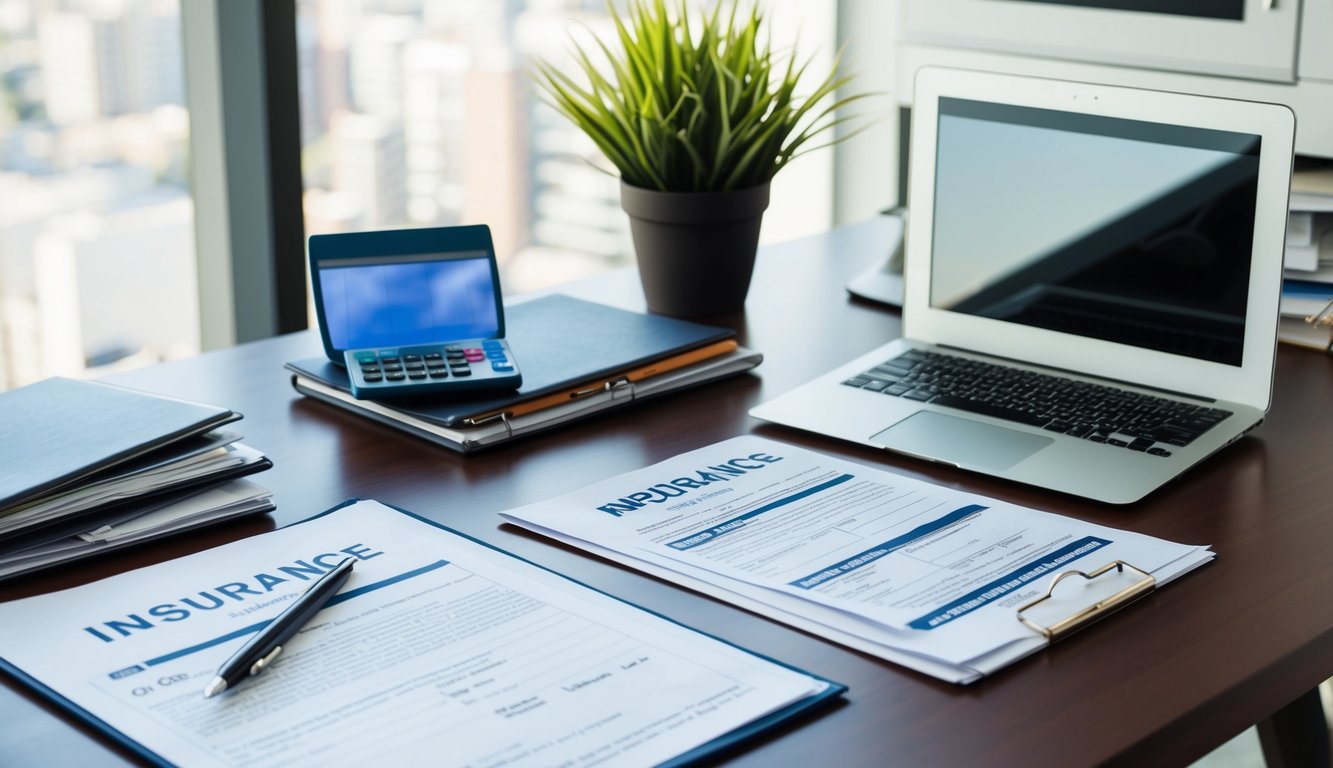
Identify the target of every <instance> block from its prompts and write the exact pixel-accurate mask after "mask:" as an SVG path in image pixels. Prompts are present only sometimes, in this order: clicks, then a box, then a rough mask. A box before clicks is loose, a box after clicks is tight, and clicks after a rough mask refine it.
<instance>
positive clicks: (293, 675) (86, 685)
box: [0, 501, 832, 766]
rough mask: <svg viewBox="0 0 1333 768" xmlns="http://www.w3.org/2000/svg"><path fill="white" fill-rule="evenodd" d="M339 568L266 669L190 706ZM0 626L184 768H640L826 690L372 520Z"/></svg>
mask: <svg viewBox="0 0 1333 768" xmlns="http://www.w3.org/2000/svg"><path fill="white" fill-rule="evenodd" d="M348 556H352V557H355V558H356V559H357V562H356V564H355V570H354V571H353V573H352V576H351V578H350V579H349V581H348V582H347V584H346V585H345V586H344V587H343V590H342V591H341V592H340V593H339V594H338V595H337V596H336V597H335V598H333V600H332V601H330V603H329V605H328V606H327V607H326V608H325V609H324V610H323V611H322V612H321V613H320V614H319V615H318V616H316V617H315V619H314V620H313V621H312V622H311V623H310V624H309V625H308V626H307V627H306V628H305V629H304V630H303V631H301V632H300V633H299V634H298V635H297V636H296V637H295V638H293V640H292V641H291V642H290V643H289V644H288V646H289V647H287V648H285V649H284V650H283V652H282V653H281V655H280V656H279V657H278V659H277V661H276V662H275V663H274V665H273V666H272V667H271V668H270V669H269V670H267V671H266V672H264V673H263V674H261V675H259V676H257V677H254V678H251V679H249V680H247V681H245V682H243V683H241V684H240V685H238V686H236V688H234V689H231V690H228V691H225V692H224V693H223V694H221V695H220V696H215V697H213V698H210V699H205V698H204V697H203V695H202V691H203V688H204V686H205V685H206V684H207V683H208V681H209V680H210V679H212V676H213V675H214V673H215V672H216V670H217V668H218V666H219V665H220V664H221V663H222V662H223V661H224V660H225V659H227V658H228V657H229V656H230V655H231V654H232V652H233V651H235V650H236V648H237V647H239V646H240V645H241V644H242V643H243V642H245V639H246V638H248V637H249V636H250V635H252V634H253V633H254V632H255V631H257V630H258V629H259V628H260V627H261V626H262V625H263V624H265V623H266V622H267V621H268V620H270V619H271V618H272V617H273V616H275V615H276V614H277V613H278V612H280V611H281V610H282V608H283V607H284V606H285V605H286V604H287V603H288V601H290V600H291V599H293V598H294V597H295V596H296V595H298V594H299V593H300V592H301V591H302V590H303V589H304V587H305V586H306V585H307V584H308V582H309V581H312V580H313V579H315V578H318V576H319V575H320V574H321V573H323V572H324V571H327V570H329V569H330V568H332V567H333V566H334V565H335V564H337V563H338V562H339V561H341V560H342V559H344V558H346V557H348ZM0 626H7V627H31V628H40V630H39V631H38V630H36V629H34V630H33V631H22V632H13V631H10V632H6V633H5V635H4V637H3V639H2V640H0V656H3V658H4V660H5V661H6V662H8V663H9V664H11V665H13V666H14V667H17V668H18V669H19V670H21V672H22V673H23V674H25V675H27V676H29V677H31V678H35V679H36V680H37V681H40V683H42V684H44V685H45V686H47V687H48V688H49V689H51V690H53V691H54V692H55V693H57V694H59V695H60V696H63V697H65V698H66V699H67V700H68V702H69V703H72V704H73V705H75V706H77V707H80V708H82V709H84V710H85V711H86V712H87V713H88V714H90V715H91V716H93V717H95V718H97V719H99V720H101V721H103V722H104V723H105V724H106V725H107V726H109V727H110V728H112V729H114V730H116V731H119V732H120V733H122V734H124V735H125V736H126V737H128V738H129V739H131V740H133V741H134V742H137V743H138V744H139V745H141V746H142V747H143V748H145V749H147V750H148V751H150V752H152V753H154V755H155V756H157V757H158V758H159V759H164V760H166V761H169V762H172V763H178V764H186V765H227V766H267V765H324V764H330V761H333V762H336V763H338V764H344V765H346V764H357V763H364V764H367V765H371V764H373V765H418V764H427V765H460V766H501V765H504V766H524V765H568V766H582V765H602V764H607V765H610V764H614V765H653V764H658V763H661V762H664V761H667V760H669V759H671V758H673V757H675V756H678V755H681V754H683V753H686V752H689V751H690V750H692V749H695V748H697V747H700V746H701V745H705V744H707V743H708V742H710V741H712V740H714V739H718V738H720V737H724V736H726V735H727V734H729V733H732V732H733V731H735V730H736V729H738V728H741V727H743V726H746V725H747V724H749V723H752V722H753V721H755V720H757V719H759V718H762V717H765V716H766V715H769V714H771V713H774V712H777V711H779V710H782V709H783V708H785V707H787V706H789V705H792V704H793V703H795V702H800V701H802V700H805V699H808V698H810V697H816V696H819V695H820V694H821V693H823V692H826V691H829V690H830V688H831V687H832V686H831V685H830V684H829V683H827V682H826V681H822V680H819V679H817V678H814V677H811V676H809V675H806V674H803V673H800V672H798V671H795V670H792V669H789V668H787V667H783V666H781V665H778V664H775V663H773V662H770V661H767V660H765V659H763V658H761V657H758V656H755V655H753V654H750V653H747V652H745V651H743V650H740V649H737V648H734V647H732V646H730V645H727V644H725V643H722V642H720V641H718V640H715V639H713V638H710V637H708V636H706V635H702V634H700V633H698V632H695V631H693V630H690V629H688V628H685V627H682V626H680V625H677V624H674V623H672V622H670V621H667V620H665V619H662V618H659V617H657V616H654V615H652V614H650V613H647V612H645V611H643V610H640V609H638V608H635V607H634V606H631V605H628V604H626V603H623V602H621V601H618V600H616V599H614V598H611V597H608V596H606V595H603V594H601V593H599V592H596V591H594V590H591V589H588V588H586V587H583V586H581V585H579V584H576V583H575V582H572V581H569V580H568V579H565V578H563V577H560V576H558V575H555V574H552V573H550V572H548V571H544V570H542V569H540V568H538V567H536V566H533V565H531V564H529V563H526V562H524V561H522V560H519V559H517V558H514V557H512V556H510V555H508V554H506V553H503V552H501V551H499V550H495V549H492V548H490V547H487V546H485V545H482V544H479V543H477V542H475V541H472V540H470V539H467V538H466V537H462V536H458V535H456V534H453V533H451V532H449V531H446V530H443V529H440V528H437V527H435V526H432V525H430V524H429V523H426V522H423V521H421V520H418V519H416V518H414V517H412V516H409V515H406V514H404V513H401V512H398V511H396V510H392V509H390V508H388V507H385V506H383V505H381V504H378V503H376V502H370V501H362V502H357V503H356V504H354V505H351V506H348V507H344V508H341V509H338V510H336V511H334V512H331V513H329V514H326V515H323V516H321V517H318V518H315V519H313V520H311V521H308V522H305V523H302V524H300V525H296V526H292V527H288V528H284V529H280V530H278V531H274V532H271V533H266V534H263V535H261V536H257V537H254V538H250V539H246V540H242V541H238V542H235V543H233V544H229V545H226V546H223V547H219V548H217V549H213V550H209V551H206V552H201V553H199V554H197V555H193V556H190V557H186V558H182V559H180V560H176V561H171V562H168V563H163V564H161V565H157V566H152V567H149V568H144V569H141V570H137V571H131V572H129V573H125V574H121V575H119V576H115V577H112V578H109V579H106V580H103V581H99V582H95V583H93V584H89V585H86V586H83V587H77V588H74V589H70V590H65V591H63V592H57V593H53V594H48V595H41V596H37V597H32V598H27V599H23V600H16V601H13V602H9V603H6V604H3V605H0ZM646 694H651V695H646Z"/></svg>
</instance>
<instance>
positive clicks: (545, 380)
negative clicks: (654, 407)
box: [286, 294, 735, 427]
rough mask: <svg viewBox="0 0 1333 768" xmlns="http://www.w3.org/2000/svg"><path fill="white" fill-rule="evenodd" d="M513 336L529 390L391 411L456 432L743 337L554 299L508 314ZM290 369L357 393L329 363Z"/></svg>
mask: <svg viewBox="0 0 1333 768" xmlns="http://www.w3.org/2000/svg"><path fill="white" fill-rule="evenodd" d="M505 325H506V335H507V338H508V341H509V348H510V349H511V350H512V351H513V353H514V359H515V361H517V362H518V366H519V369H520V370H521V371H522V372H523V386H522V388H520V389H518V390H517V391H513V392H508V393H503V394H499V395H497V394H494V393H488V394H482V395H476V394H473V395H466V396H460V395H444V396H433V397H432V396H421V397H415V398H396V399H394V400H393V401H392V402H391V405H392V406H393V407H394V408H395V409H396V410H399V411H401V412H403V413H405V414H408V415H410V416H414V417H416V418H418V419H421V420H422V421H426V422H429V423H432V424H438V425H440V426H444V427H453V426H456V425H457V424H458V423H459V422H461V421H462V420H463V419H465V418H467V417H469V416H475V415H477V414H482V413H489V412H491V411H497V410H500V409H502V408H507V407H510V406H512V405H514V404H516V403H520V402H523V401H524V400H530V399H532V398H536V397H543V396H545V395H549V394H552V393H555V392H560V391H562V390H564V389H567V388H569V387H571V386H574V385H577V384H581V383H583V382H586V381H593V380H596V379H599V378H602V377H604V376H610V375H612V374H616V373H620V372H622V371H626V370H629V369H632V368H636V367H638V366H640V365H645V364H647V363H651V362H653V361H655V360H661V359H662V358H664V357H669V356H671V355H675V354H679V353H681V352H685V351H687V350H690V349H694V348H695V347H701V346H704V345H705V344H712V343H713V342H716V341H722V340H723V339H728V338H731V337H732V336H734V335H735V331H733V330H731V329H730V328H718V327H715V326H711V325H701V324H699V323H692V322H689V321H686V320H677V319H674V318H670V317H662V316H661V315H648V314H644V313H642V312H630V311H628V310H624V309H617V308H616V307H610V306H607V305H605V304H596V303H593V302H590V301H583V300H581V299H575V298H572V297H570V296H563V295H560V294H554V295H551V296H544V297H542V298H540V299H534V300H532V301H528V302H524V303H522V304H516V305H514V306H512V307H509V308H507V309H506V310H505ZM286 367H287V369H288V370H291V371H293V372H295V373H297V374H299V375H301V376H305V377H306V378H309V379H313V380H315V381H318V382H320V383H321V384H325V385H328V386H331V387H335V388H337V389H340V390H343V391H344V392H351V386H350V384H349V382H348V380H347V371H346V369H344V368H343V367H342V366H340V365H334V364H333V363H331V362H329V360H328V358H324V357H315V358H309V359H305V360H295V361H292V362H289V363H287V366H286Z"/></svg>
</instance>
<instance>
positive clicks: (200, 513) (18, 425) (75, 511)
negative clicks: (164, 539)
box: [0, 378, 273, 578]
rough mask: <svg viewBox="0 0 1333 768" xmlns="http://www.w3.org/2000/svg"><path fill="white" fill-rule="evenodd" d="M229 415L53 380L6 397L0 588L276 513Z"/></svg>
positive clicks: (262, 462) (0, 427) (2, 398)
mask: <svg viewBox="0 0 1333 768" xmlns="http://www.w3.org/2000/svg"><path fill="white" fill-rule="evenodd" d="M240 418H241V417H240V414H237V413H234V412H232V411H229V410H227V409H224V408H217V407H214V406H209V405H202V404H199V403H190V402H186V401H181V400H174V399H171V398H164V397H158V396H155V395H149V394H146V393H143V392H135V391H133V390H128V389H123V388H120V387H114V386H111V385H108V384H102V383H100V382H91V381H76V380H71V379H58V378H57V379H47V380H46V381H42V382H38V383H37V384H33V385H31V386H28V387H23V388H21V389H16V390H13V391H11V392H6V393H4V394H3V395H0V454H7V455H0V458H3V459H5V464H6V472H5V473H4V475H3V476H0V578H5V577H8V576H14V575H18V574H21V573H28V572H30V571H33V570H36V569H39V568H46V567H50V566H53V565H57V564H59V563H64V562H68V561H70V560H74V559H77V558H81V557H86V556H89V555H92V554H96V553H99V552H103V551H106V550H110V549H118V548H120V547H124V546H129V545H130V544H134V543H138V542H142V541H147V540H151V539H154V538H158V537H161V536H165V535H168V534H172V533H178V532H180V531H183V530H188V529H190V528H196V527H199V526H201V525H206V524H209V523H213V522H217V521H220V520H225V519H231V518H234V517H237V516H240V515H248V514H254V513H257V512H266V511H268V510H271V509H273V503H272V499H271V494H269V492H268V491H266V490H264V489H263V488H261V487H259V486H257V485H254V484H251V483H239V482H235V481H236V479H237V478H240V477H243V476H245V475H250V474H253V473H255V472H260V471H263V470H265V469H267V468H269V467H271V466H272V462H270V461H269V460H268V458H266V457H265V456H264V455H263V454H262V453H260V452H259V451H256V450H254V449H253V448H250V447H248V446H246V445H244V444H243V443H241V442H240V441H241V435H239V434H237V433H235V432H232V431H230V430H226V429H223V428H222V425H225V424H229V423H231V422H234V421H236V420H238V419H240Z"/></svg>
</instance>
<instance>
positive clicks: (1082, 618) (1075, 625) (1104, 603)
mask: <svg viewBox="0 0 1333 768" xmlns="http://www.w3.org/2000/svg"><path fill="white" fill-rule="evenodd" d="M1127 569H1128V571H1130V572H1132V573H1133V574H1137V575H1138V576H1139V577H1140V578H1139V579H1138V580H1137V581H1135V582H1134V583H1133V584H1130V585H1129V586H1127V587H1124V588H1123V589H1121V590H1119V591H1118V592H1116V593H1115V594H1113V595H1110V596H1108V597H1104V598H1102V599H1100V600H1097V601H1096V602H1094V603H1093V604H1092V605H1088V606H1085V607H1083V608H1081V609H1079V610H1078V611H1075V612H1074V613H1072V614H1070V615H1069V616H1066V617H1064V618H1062V619H1058V620H1056V621H1053V622H1050V626H1042V625H1041V624H1038V623H1036V622H1035V621H1032V620H1031V619H1029V618H1028V617H1027V616H1025V615H1023V614H1024V612H1026V611H1028V610H1030V609H1032V608H1034V607H1036V606H1038V605H1040V604H1041V603H1044V602H1046V601H1048V600H1055V599H1057V598H1055V597H1054V593H1055V587H1056V585H1057V584H1059V583H1060V582H1061V581H1063V580H1065V579H1066V578H1069V577H1072V576H1082V577H1083V578H1084V579H1086V580H1087V581H1092V580H1094V579H1096V578H1097V577H1098V576H1102V575H1104V574H1106V573H1107V572H1109V571H1111V570H1114V571H1115V572H1116V573H1125V572H1126V570H1127ZM1156 587H1157V579H1155V578H1153V575H1152V574H1151V573H1148V572H1146V571H1143V570H1141V569H1139V568H1135V567H1134V566H1132V565H1130V564H1129V563H1126V562H1125V561H1124V560H1113V561H1111V562H1109V563H1107V564H1106V565H1103V566H1102V567H1101V568H1098V569H1097V570H1095V571H1093V572H1092V573H1084V572H1083V571H1065V572H1064V573H1060V574H1057V575H1056V577H1055V578H1054V579H1052V580H1051V585H1050V586H1049V587H1047V588H1046V594H1044V595H1042V596H1041V597H1038V598H1036V599H1035V600H1031V601H1029V602H1027V603H1024V604H1023V605H1021V606H1019V608H1018V613H1017V615H1018V620H1019V621H1021V622H1023V624H1024V626H1026V627H1028V628H1029V629H1032V630H1034V631H1036V632H1039V633H1041V635H1042V636H1043V637H1045V638H1046V639H1047V640H1049V641H1051V642H1055V641H1056V640H1059V639H1060V638H1062V637H1064V636H1065V635H1068V634H1071V633H1073V632H1075V631H1077V630H1079V629H1082V628H1083V627H1086V626H1087V625H1089V624H1091V623H1093V622H1094V621H1096V620H1098V619H1100V618H1102V617H1104V616H1107V615H1109V614H1111V613H1114V612H1115V611H1117V610H1119V609H1121V608H1124V607H1125V606H1126V605H1129V604H1130V603H1132V602H1134V601H1135V600H1137V599H1139V598H1140V597H1143V596H1144V595H1146V594H1148V593H1149V592H1152V591H1153V590H1154V589H1155V588H1156Z"/></svg>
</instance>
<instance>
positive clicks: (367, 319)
mask: <svg viewBox="0 0 1333 768" xmlns="http://www.w3.org/2000/svg"><path fill="white" fill-rule="evenodd" d="M315 267H316V269H318V271H319V282H320V284H321V288H322V293H323V310H324V313H323V317H324V321H325V323H326V324H327V328H328V336H329V341H330V342H332V344H333V346H334V348H336V349H365V348H370V347H397V346H407V345H413V344H428V343H432V342H442V341H449V340H453V339H476V338H493V337H496V336H499V335H500V333H499V330H500V328H501V322H502V321H501V318H500V317H499V313H498V307H497V302H496V294H497V293H498V291H499V289H498V287H497V286H496V285H495V283H494V281H493V271H492V268H491V262H490V258H489V253H488V252H487V251H484V250H476V251H455V252H450V253H426V254H404V255H399V256H374V257H366V258H338V259H322V260H316V262H315Z"/></svg>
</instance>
